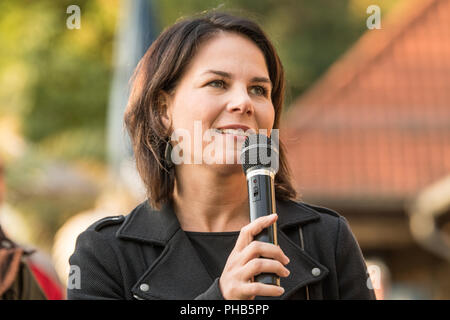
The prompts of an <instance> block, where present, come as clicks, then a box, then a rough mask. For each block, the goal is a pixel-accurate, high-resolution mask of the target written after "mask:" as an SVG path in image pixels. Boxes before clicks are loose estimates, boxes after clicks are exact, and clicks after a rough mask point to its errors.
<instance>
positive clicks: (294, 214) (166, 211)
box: [116, 200, 320, 246]
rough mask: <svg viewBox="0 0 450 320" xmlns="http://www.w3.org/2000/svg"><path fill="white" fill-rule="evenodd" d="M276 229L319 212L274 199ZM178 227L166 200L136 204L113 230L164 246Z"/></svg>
mask: <svg viewBox="0 0 450 320" xmlns="http://www.w3.org/2000/svg"><path fill="white" fill-rule="evenodd" d="M276 208H277V211H278V212H277V213H278V221H277V224H278V228H280V229H284V228H286V227H289V226H293V225H303V224H306V223H308V222H311V221H315V220H318V219H319V218H320V216H319V214H318V213H317V212H316V211H314V210H312V209H311V208H309V207H307V206H305V205H304V204H302V203H301V202H293V201H279V200H277V202H276ZM178 229H180V223H179V221H178V218H177V216H176V214H175V211H174V210H173V206H172V203H166V204H164V205H163V206H162V208H161V210H153V209H151V208H150V206H149V205H148V202H147V201H145V202H143V203H141V204H140V205H139V206H137V207H136V208H135V209H134V210H133V211H132V212H131V213H130V214H129V215H128V216H127V217H126V219H125V221H124V223H123V224H122V226H121V227H120V228H119V230H118V231H117V234H116V235H117V236H118V237H119V238H121V239H128V240H136V241H139V242H149V243H153V244H157V245H162V246H164V245H166V244H167V242H168V241H169V240H170V239H171V238H172V237H173V235H174V234H175V233H176V232H177V231H178Z"/></svg>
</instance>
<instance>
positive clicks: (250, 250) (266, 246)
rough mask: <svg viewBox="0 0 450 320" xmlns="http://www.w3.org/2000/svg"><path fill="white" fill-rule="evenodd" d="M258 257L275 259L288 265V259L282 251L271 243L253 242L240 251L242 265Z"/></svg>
mask: <svg viewBox="0 0 450 320" xmlns="http://www.w3.org/2000/svg"><path fill="white" fill-rule="evenodd" d="M259 257H263V258H270V259H275V260H278V261H280V262H281V263H283V264H288V263H289V258H288V257H287V256H286V255H285V254H284V252H283V250H281V248H280V247H279V246H276V245H274V244H272V243H266V242H262V241H256V240H254V241H252V242H250V244H249V245H248V246H247V247H245V248H244V249H243V250H242V259H243V260H242V264H245V263H247V262H248V261H250V260H252V259H254V258H259Z"/></svg>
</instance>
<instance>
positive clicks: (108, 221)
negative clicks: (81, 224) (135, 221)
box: [87, 215, 125, 232]
mask: <svg viewBox="0 0 450 320" xmlns="http://www.w3.org/2000/svg"><path fill="white" fill-rule="evenodd" d="M124 221H125V216H123V215H119V216H110V217H105V218H102V219H100V220H98V221H96V222H94V223H93V224H91V225H90V226H89V227H88V228H87V230H91V231H97V232H98V231H100V230H101V229H103V228H105V227H108V226H115V225H117V226H119V225H121V224H122V223H123V222H124Z"/></svg>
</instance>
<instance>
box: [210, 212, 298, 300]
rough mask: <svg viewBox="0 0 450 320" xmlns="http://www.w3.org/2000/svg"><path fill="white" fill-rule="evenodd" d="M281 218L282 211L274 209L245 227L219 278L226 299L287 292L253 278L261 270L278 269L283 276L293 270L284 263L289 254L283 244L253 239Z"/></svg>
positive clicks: (274, 270) (270, 270) (286, 262)
mask: <svg viewBox="0 0 450 320" xmlns="http://www.w3.org/2000/svg"><path fill="white" fill-rule="evenodd" d="M277 219H278V215H277V214H275V213H274V214H271V215H269V216H265V217H260V218H258V219H256V220H255V221H253V222H251V223H249V224H248V225H246V226H245V227H243V228H242V229H241V232H240V234H239V237H238V239H237V241H236V245H235V246H234V248H233V251H231V253H230V256H229V257H228V260H227V262H226V264H225V267H224V270H223V272H222V275H221V276H220V279H219V286H220V290H221V292H222V295H223V297H224V298H225V299H227V300H252V299H254V298H255V296H280V295H282V294H283V293H284V289H283V288H282V287H279V286H276V285H270V284H263V283H258V282H253V277H254V276H255V275H258V274H260V273H276V274H277V275H279V276H280V277H287V276H288V275H289V270H288V269H286V267H285V266H284V265H286V264H288V263H289V258H288V257H287V256H286V255H285V254H284V253H283V251H282V250H281V248H280V247H279V246H276V245H273V244H271V243H265V242H260V241H254V240H253V237H254V236H256V235H257V234H259V233H260V232H261V231H263V230H264V229H265V228H267V227H269V226H270V225H272V224H273V223H274V222H275V221H276V220H277ZM263 257H264V258H263Z"/></svg>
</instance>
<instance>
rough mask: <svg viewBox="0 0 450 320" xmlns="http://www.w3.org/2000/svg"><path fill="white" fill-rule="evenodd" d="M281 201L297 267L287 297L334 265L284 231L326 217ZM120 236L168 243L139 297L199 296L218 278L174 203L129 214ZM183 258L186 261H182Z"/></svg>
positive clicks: (282, 237) (287, 243) (289, 251)
mask: <svg viewBox="0 0 450 320" xmlns="http://www.w3.org/2000/svg"><path fill="white" fill-rule="evenodd" d="M276 205H277V211H278V215H279V217H278V221H277V231H278V244H279V246H280V247H281V248H282V250H283V252H284V253H285V254H286V255H287V256H288V257H289V259H290V260H291V262H290V263H289V264H288V265H287V268H288V269H289V270H290V271H291V273H290V275H289V277H287V278H281V286H282V287H283V288H284V289H285V293H284V294H283V295H282V296H281V297H279V298H281V299H286V298H288V297H290V296H291V295H292V294H293V293H294V292H295V291H296V290H297V289H299V288H301V287H304V286H305V285H308V284H311V283H313V282H317V281H320V280H321V279H322V278H323V277H325V276H326V274H327V273H328V269H327V268H326V267H324V266H322V265H321V264H320V263H319V262H317V261H316V260H314V259H313V258H312V257H311V256H310V255H308V253H306V252H305V251H303V250H302V249H300V247H299V246H298V244H296V242H293V241H292V240H291V239H290V238H289V237H288V236H287V235H286V234H285V233H284V231H283V229H285V228H286V227H289V226H294V225H303V224H306V223H310V222H313V221H317V220H319V219H320V215H319V214H318V213H317V212H316V211H314V210H312V209H310V208H309V207H307V206H305V205H303V204H302V203H296V202H292V201H288V202H286V201H277V203H276ZM117 236H118V237H119V238H121V239H124V240H132V241H139V242H144V243H148V244H152V245H160V246H164V250H163V252H162V253H161V255H160V256H159V257H158V259H156V260H155V261H154V263H153V264H152V265H151V266H150V267H149V268H148V269H147V270H146V271H145V273H144V274H143V275H142V276H141V277H140V278H139V280H138V282H137V283H136V284H135V285H134V286H133V288H132V292H133V294H134V295H135V296H139V297H142V298H145V299H186V298H187V297H190V298H192V299H193V298H195V297H196V296H198V295H199V294H201V293H203V292H205V291H206V290H207V289H208V288H209V287H210V286H211V284H212V282H213V280H214V279H211V277H210V275H209V273H208V272H207V270H206V269H205V267H204V265H203V263H202V262H201V260H200V258H199V257H198V255H197V252H196V250H195V248H194V247H193V246H192V245H191V243H190V241H189V238H188V237H187V235H186V234H185V232H184V231H183V230H182V229H181V228H180V224H179V222H178V219H177V217H176V214H175V212H174V210H173V207H172V205H171V204H166V205H164V206H163V207H162V208H161V210H159V211H158V210H152V209H151V208H150V207H149V206H148V203H147V202H144V203H142V204H141V205H139V206H138V207H137V208H136V209H135V210H134V211H133V212H131V213H130V214H129V215H128V216H127V217H126V220H125V221H124V223H123V224H122V226H121V227H120V228H119V230H118V231H117ZM182 261H186V263H185V264H183V263H180V262H182ZM294 266H295V268H294ZM186 268H189V269H188V270H187V269H186ZM314 268H319V269H320V270H321V273H320V275H319V276H317V273H316V276H315V275H314V274H312V269H314ZM194 270H195V272H193V271H194ZM187 272H189V274H187ZM142 284H147V285H148V287H147V289H148V290H145V291H142V290H141V285H142ZM188 299H189V298H188ZM275 299H278V297H277V298H275Z"/></svg>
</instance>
